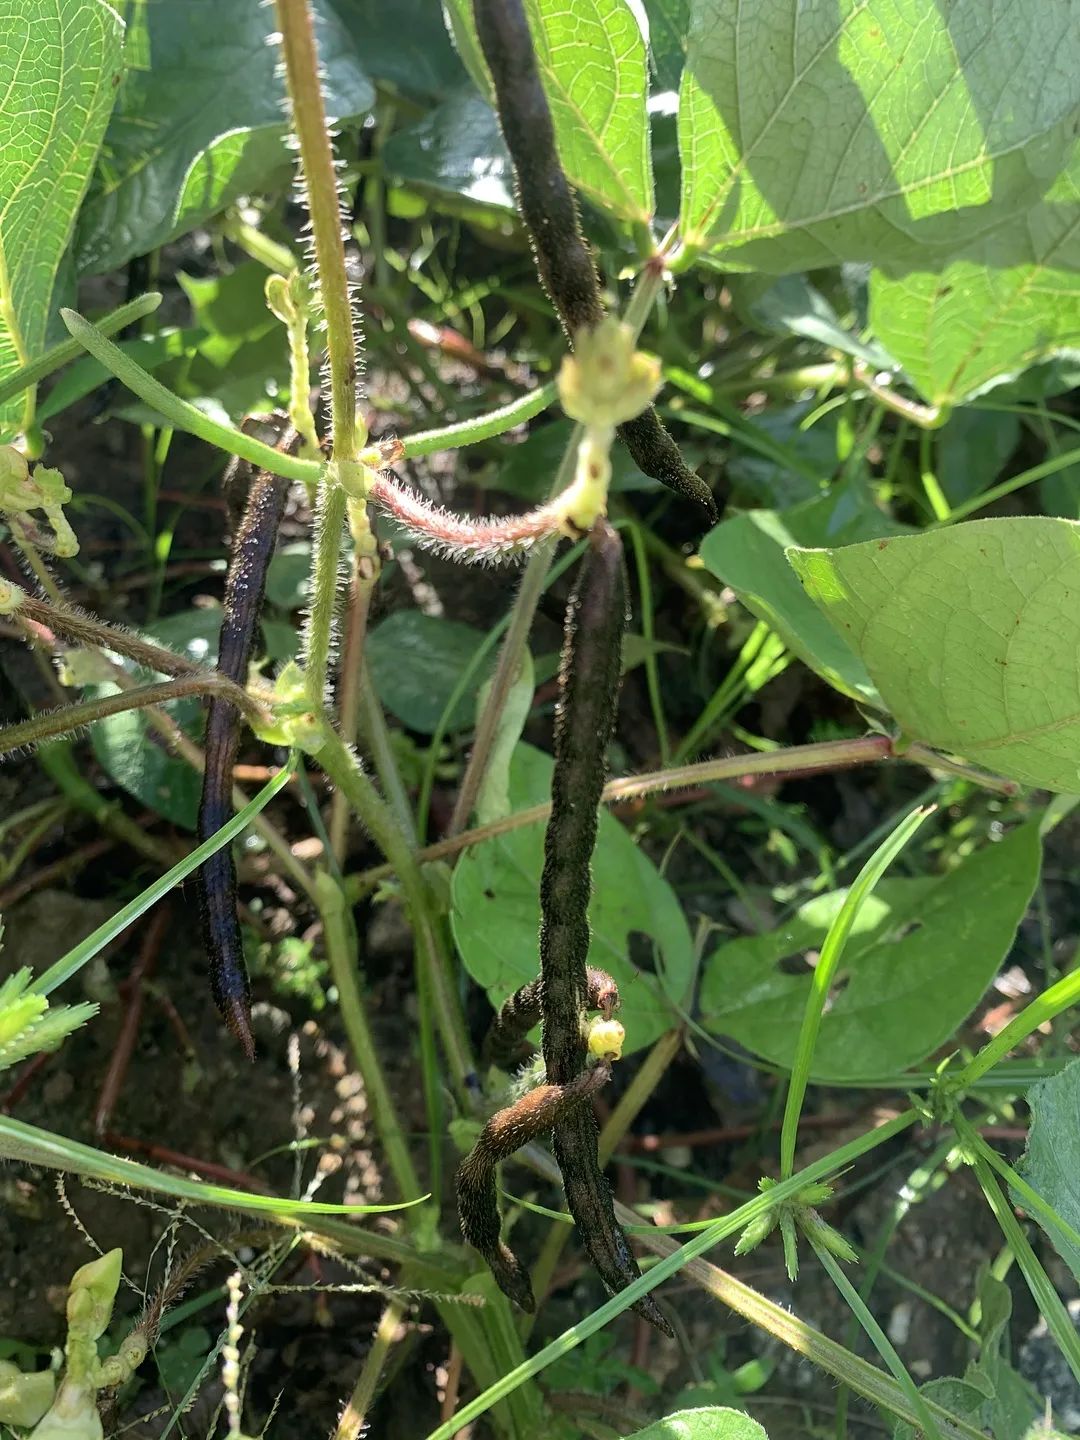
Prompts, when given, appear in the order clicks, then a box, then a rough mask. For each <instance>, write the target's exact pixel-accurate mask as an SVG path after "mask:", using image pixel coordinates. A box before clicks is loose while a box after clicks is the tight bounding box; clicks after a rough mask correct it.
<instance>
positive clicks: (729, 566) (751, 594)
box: [701, 486, 896, 708]
mask: <svg viewBox="0 0 1080 1440" xmlns="http://www.w3.org/2000/svg"><path fill="white" fill-rule="evenodd" d="M895 533H896V530H895V522H893V521H891V520H890V519H889V517H888V516H887V515H885V514H883V513H882V512H881V511H880V510H878V509H876V508H875V507H874V506H873V505H871V504H870V503H869V502H868V501H867V499H866V496H865V491H864V490H863V488H862V487H861V486H851V487H846V486H842V487H839V488H838V489H836V490H834V491H833V492H831V493H830V494H828V495H824V496H822V497H821V498H820V499H818V500H809V501H806V502H805V503H804V504H802V505H795V506H793V507H792V508H791V509H790V510H783V511H779V512H778V511H775V510H750V511H748V512H747V513H746V514H744V515H737V516H735V517H734V518H732V519H731V520H722V521H721V522H720V524H719V525H717V526H715V527H714V528H713V529H712V530H710V531H709V533H708V535H706V537H705V539H704V540H703V541H702V543H701V558H702V560H703V561H704V562H705V565H706V567H707V568H708V569H709V570H711V571H712V573H713V574H714V575H715V576H717V578H718V579H720V580H723V581H724V583H725V584H727V585H730V586H731V587H732V589H733V590H734V591H735V592H736V594H737V595H738V597H739V599H740V600H741V601H742V603H743V604H744V605H745V606H746V607H747V609H748V610H750V611H751V612H752V613H753V614H754V615H756V616H757V617H758V619H759V620H764V621H765V622H766V624H767V625H769V626H770V627H771V628H772V629H773V630H775V631H776V633H777V635H779V636H780V638H781V639H782V640H783V642H784V644H785V645H786V646H787V647H788V649H789V650H791V651H792V652H793V653H794V654H795V655H798V657H799V658H800V659H801V660H804V661H805V662H806V664H807V665H809V666H810V667H811V669H813V670H816V671H817V673H818V674H819V675H821V676H823V677H824V678H825V679H826V680H827V681H828V682H829V684H830V685H833V686H835V688H836V689H837V690H842V691H843V692H844V694H846V695H851V696H852V697H853V698H854V699H856V700H862V701H865V702H866V703H867V704H870V705H874V706H876V707H878V708H880V706H881V697H880V696H879V695H878V693H877V691H876V690H875V688H874V684H873V681H872V680H871V679H870V676H869V675H868V674H867V671H866V667H865V666H864V665H863V663H862V661H861V660H860V659H859V657H858V656H857V655H856V654H855V653H854V651H853V650H852V649H851V647H850V646H849V645H848V644H847V643H846V641H845V640H844V639H843V637H842V636H841V635H839V634H838V633H837V632H836V630H835V629H834V628H833V626H832V625H831V624H830V623H829V621H828V620H827V619H826V618H825V617H824V616H823V615H822V614H821V613H820V611H819V610H818V609H817V607H816V606H815V605H814V604H813V603H812V602H811V601H810V600H809V598H808V597H807V595H806V593H805V591H804V590H803V588H802V586H801V585H800V584H799V582H798V580H797V579H796V578H795V576H794V575H793V574H792V571H791V566H790V565H789V564H788V561H787V558H786V556H785V554H784V551H785V549H786V548H787V547H788V546H790V545H791V544H792V541H793V538H795V537H797V539H795V543H797V544H802V545H807V544H813V543H815V541H816V542H820V541H821V540H823V539H824V538H825V537H826V536H827V535H828V536H831V537H833V538H836V539H841V538H843V539H855V538H862V537H863V536H866V535H868V534H879V535H888V534H895Z"/></svg>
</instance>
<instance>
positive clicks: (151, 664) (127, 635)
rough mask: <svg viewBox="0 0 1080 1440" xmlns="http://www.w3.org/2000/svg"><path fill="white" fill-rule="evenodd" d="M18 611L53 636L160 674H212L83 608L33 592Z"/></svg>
mask: <svg viewBox="0 0 1080 1440" xmlns="http://www.w3.org/2000/svg"><path fill="white" fill-rule="evenodd" d="M16 613H17V614H18V615H21V616H22V617H23V619H25V620H31V621H33V623H34V624H35V625H44V626H45V627H46V628H47V629H49V630H51V631H52V632H53V634H54V635H62V636H63V637H64V639H65V640H74V641H75V642H76V643H77V644H80V645H94V646H97V647H98V648H100V649H102V650H111V651H112V652H113V653H114V654H115V655H123V656H124V657H125V658H126V659H128V660H134V661H135V662H136V664H138V665H143V666H145V667H146V669H148V670H156V671H157V672H158V674H159V675H200V674H208V673H209V672H208V671H207V669H206V667H205V666H203V665H200V664H198V662H197V661H194V660H189V659H188V658H187V656H186V655H177V653H176V652H175V651H174V650H167V649H166V648H165V647H164V646H163V645H155V644H154V643H153V642H152V641H150V640H144V639H143V638H142V636H141V635H136V634H134V633H133V632H132V631H130V630H123V629H120V628H118V627H117V626H114V625H108V624H106V623H105V622H104V621H102V620H98V619H96V618H95V617H94V616H93V615H88V614H86V613H85V612H84V611H82V610H75V609H73V608H72V607H71V606H70V605H65V604H63V603H62V602H60V603H57V604H52V603H50V602H49V601H48V600H40V599H38V598H37V597H36V596H34V595H24V596H22V598H21V599H20V600H19V601H18V603H17V605H16Z"/></svg>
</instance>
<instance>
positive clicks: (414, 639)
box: [367, 610, 492, 735]
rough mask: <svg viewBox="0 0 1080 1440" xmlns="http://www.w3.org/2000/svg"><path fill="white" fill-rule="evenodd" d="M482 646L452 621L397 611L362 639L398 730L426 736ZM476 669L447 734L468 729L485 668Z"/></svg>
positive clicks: (466, 628) (467, 627)
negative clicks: (395, 717)
mask: <svg viewBox="0 0 1080 1440" xmlns="http://www.w3.org/2000/svg"><path fill="white" fill-rule="evenodd" d="M483 642H484V636H483V634H482V632H481V631H479V630H474V629H473V628H472V626H471V625H462V624H459V623H458V621H456V620H443V619H441V618H440V617H439V616H436V615H424V614H423V613H422V612H421V611H419V610H400V611H398V612H397V614H395V615H390V616H388V617H387V618H386V619H385V620H383V621H382V623H381V624H379V625H376V626H375V628H374V629H373V630H372V632H371V634H370V635H369V636H368V641H367V658H368V662H369V664H370V666H371V675H372V679H373V680H374V681H375V688H376V690H377V691H378V692H379V698H380V700H381V701H382V702H383V704H384V705H385V706H386V708H387V709H388V710H389V711H391V712H392V713H393V714H394V715H396V716H397V718H398V719H399V720H400V721H401V723H402V724H403V725H407V726H408V727H409V729H410V730H418V731H419V732H420V733H421V734H423V735H431V734H433V733H434V731H435V729H436V727H437V726H438V724H439V721H440V719H441V718H442V714H443V711H444V710H445V709H446V706H447V704H448V703H449V701H450V697H451V695H452V694H453V692H454V690H455V688H456V686H457V683H458V681H459V680H460V679H461V674H462V671H463V670H464V669H465V667H466V666H467V665H468V664H469V663H470V662H471V661H472V659H473V658H474V656H475V655H476V652H477V650H478V649H479V648H480V646H481V645H482V644H483ZM491 663H492V662H491V659H490V657H489V659H488V660H487V661H486V662H485V663H484V664H483V665H481V666H479V667H478V668H477V672H476V674H475V675H474V676H473V677H472V679H471V680H470V682H469V685H468V686H467V688H466V689H465V692H464V693H463V695H462V697H461V699H460V700H459V701H458V703H457V704H456V705H455V706H454V709H453V711H452V712H451V714H450V717H449V720H448V722H447V729H448V730H450V731H454V730H466V729H468V727H469V726H470V725H471V724H472V721H473V712H474V710H475V706H476V694H477V691H478V690H479V688H480V686H481V684H482V683H483V681H484V678H485V676H486V674H487V672H488V670H489V669H490V668H491Z"/></svg>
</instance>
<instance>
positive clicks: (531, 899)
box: [451, 745, 694, 1051]
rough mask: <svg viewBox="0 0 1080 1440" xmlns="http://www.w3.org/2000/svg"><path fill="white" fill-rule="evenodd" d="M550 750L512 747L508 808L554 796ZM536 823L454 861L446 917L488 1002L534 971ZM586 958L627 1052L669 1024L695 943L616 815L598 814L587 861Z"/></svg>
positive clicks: (540, 832) (540, 845) (540, 835)
mask: <svg viewBox="0 0 1080 1440" xmlns="http://www.w3.org/2000/svg"><path fill="white" fill-rule="evenodd" d="M551 771H552V761H551V757H550V756H548V755H545V754H544V753H543V752H542V751H540V750H534V749H533V747H532V746H531V745H519V746H518V748H517V751H516V752H515V755H514V760H513V763H512V765H511V767H510V799H511V802H512V804H513V808H514V810H515V811H517V810H524V809H526V808H528V807H529V806H531V805H538V804H540V803H542V802H543V801H546V800H548V799H550V796H551ZM543 863H544V827H543V824H542V823H537V824H535V825H528V826H523V827H522V828H521V829H520V830H513V831H511V832H510V833H509V834H506V835H500V836H498V837H497V838H495V839H493V840H485V841H482V842H481V844H479V845H474V846H473V847H472V848H471V849H470V850H468V851H467V852H466V853H465V854H464V855H462V857H461V859H460V860H459V861H458V863H457V865H456V866H455V868H454V878H453V884H452V888H451V896H452V906H453V908H452V912H451V923H452V925H453V930H454V939H455V941H456V942H457V947H458V950H459V951H460V952H461V958H462V960H463V961H464V964H465V968H466V969H467V970H468V972H469V974H470V975H471V976H472V977H473V979H474V980H475V981H476V982H477V984H478V985H482V986H483V987H484V989H485V990H486V991H487V993H488V998H489V999H490V1000H491V1003H492V1004H493V1005H495V1006H498V1005H501V1004H502V1002H503V1001H504V1000H505V999H506V998H507V996H509V995H512V994H513V993H514V991H515V990H517V989H518V988H519V987H520V986H522V985H524V984H526V983H527V982H528V981H530V980H534V979H535V978H536V975H537V972H538V970H539V965H540V961H539V953H538V950H537V935H538V934H539V931H540V901H539V898H538V896H539V889H540V871H541V869H542V868H543ZM593 886H594V890H593V898H592V904H591V906H590V908H589V918H590V922H591V925H592V948H591V950H590V952H589V959H590V962H591V963H592V964H594V965H599V966H600V967H601V968H602V969H604V970H607V971H608V972H609V973H610V974H611V975H612V976H613V977H614V979H615V981H616V983H617V984H618V986H619V990H620V992H621V995H622V1009H621V1010H620V1011H619V1019H620V1020H621V1021H622V1023H623V1024H624V1025H625V1026H626V1039H627V1050H628V1051H629V1050H639V1049H640V1048H641V1047H642V1046H643V1045H649V1044H651V1043H652V1041H654V1040H655V1039H657V1038H658V1037H659V1036H660V1035H662V1034H663V1033H664V1031H665V1030H667V1029H668V1028H669V1027H670V1025H671V1024H672V1020H673V1016H672V1011H671V1008H670V1005H669V1003H668V1001H667V1000H666V998H665V996H671V997H672V998H673V999H675V1000H676V1001H678V1002H682V1000H683V999H684V996H685V992H686V989H687V986H688V984H689V982H690V979H691V977H692V975H693V972H694V948H693V943H692V941H691V938H690V932H689V930H688V928H687V924H686V920H685V919H684V917H683V913H682V909H681V907H680V905H679V902H678V900H677V899H676V897H675V894H674V891H673V890H672V889H671V887H670V886H669V885H668V883H667V881H666V880H664V879H663V877H662V876H661V875H660V874H659V872H658V871H657V869H656V867H655V866H654V865H653V863H652V861H651V860H649V858H648V857H647V856H646V855H644V854H643V853H642V852H641V850H640V849H639V848H638V847H637V846H636V845H635V844H634V842H633V840H631V838H630V836H629V835H628V834H627V833H626V831H625V830H624V829H623V828H622V826H621V825H620V824H619V823H618V821H617V820H615V819H613V818H612V817H611V816H610V815H607V814H601V816H600V830H599V837H598V841H597V847H596V855H595V857H594V860H593ZM634 934H639V935H642V936H645V937H648V938H649V939H650V940H652V941H654V942H655V944H656V947H657V955H656V960H655V971H656V973H655V974H650V973H647V972H646V971H645V970H644V969H641V968H638V967H639V966H641V965H642V964H644V965H649V964H650V956H649V955H648V953H646V954H639V953H637V952H636V951H635V954H634V955H633V957H631V955H630V937H631V936H632V935H634Z"/></svg>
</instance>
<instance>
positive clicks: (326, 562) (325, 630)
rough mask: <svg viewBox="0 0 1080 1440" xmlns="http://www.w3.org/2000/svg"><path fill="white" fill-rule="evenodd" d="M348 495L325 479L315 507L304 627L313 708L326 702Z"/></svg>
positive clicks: (320, 706) (306, 668)
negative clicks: (313, 556) (308, 590)
mask: <svg viewBox="0 0 1080 1440" xmlns="http://www.w3.org/2000/svg"><path fill="white" fill-rule="evenodd" d="M347 503H348V502H347V496H346V494H345V491H344V490H343V489H342V488H341V486H340V485H331V484H329V483H328V482H327V481H325V480H324V481H323V482H322V484H321V485H320V486H319V502H318V505H317V507H316V510H315V560H314V564H313V567H312V575H311V604H310V608H309V610H308V615H307V623H306V625H305V627H304V666H305V674H306V680H307V692H308V698H309V700H310V702H311V705H312V707H313V708H314V709H317V710H321V709H322V708H323V706H324V705H325V704H326V698H327V697H326V688H327V675H328V673H329V669H330V650H331V646H332V643H333V634H334V619H335V615H336V612H337V601H338V587H339V584H340V580H341V540H342V536H343V535H344V532H345V510H346V505H347Z"/></svg>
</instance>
